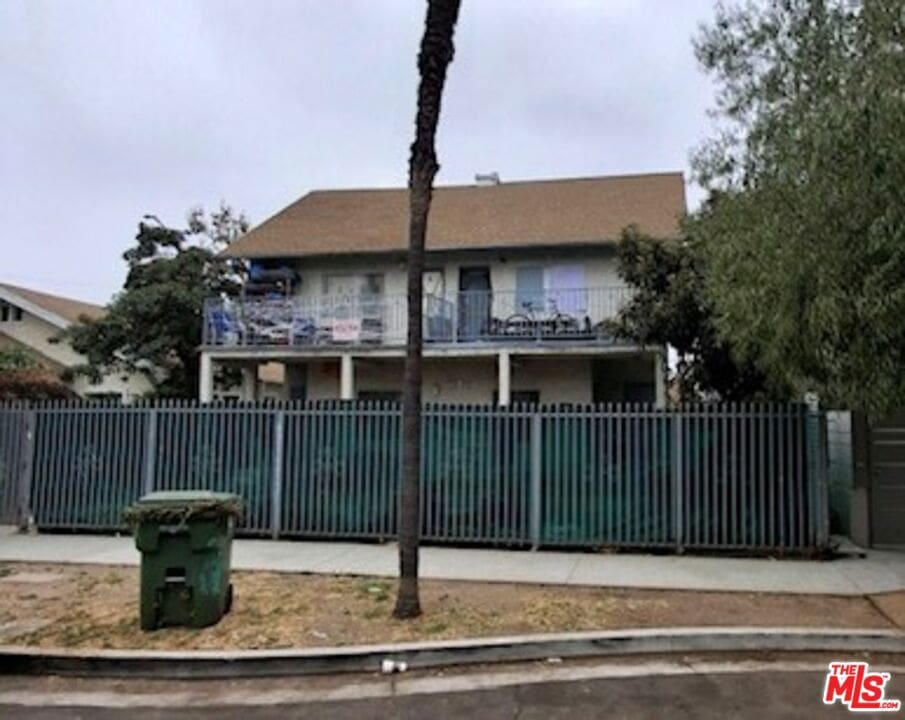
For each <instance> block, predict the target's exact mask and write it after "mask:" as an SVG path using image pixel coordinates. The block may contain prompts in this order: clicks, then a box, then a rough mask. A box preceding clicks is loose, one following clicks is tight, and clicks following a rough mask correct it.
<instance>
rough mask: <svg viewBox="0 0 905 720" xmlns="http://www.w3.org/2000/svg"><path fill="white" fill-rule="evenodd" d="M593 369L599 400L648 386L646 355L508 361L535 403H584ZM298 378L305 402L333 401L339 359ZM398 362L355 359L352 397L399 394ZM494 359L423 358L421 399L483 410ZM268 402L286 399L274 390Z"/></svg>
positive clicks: (312, 365)
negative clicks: (627, 385)
mask: <svg viewBox="0 0 905 720" xmlns="http://www.w3.org/2000/svg"><path fill="white" fill-rule="evenodd" d="M595 366H596V367H597V368H598V369H597V370H596V373H597V375H598V383H601V384H602V388H603V391H604V392H605V393H606V397H605V399H607V400H612V401H621V400H622V399H623V385H624V383H627V382H644V383H651V384H653V383H654V376H653V371H654V367H653V360H652V359H651V358H650V356H647V355H641V354H639V355H634V356H631V357H627V358H598V359H592V358H589V357H585V358H563V357H560V358H555V357H549V358H548V357H528V356H521V357H519V356H517V355H516V356H513V357H512V363H511V372H512V382H511V389H512V391H536V392H538V393H539V395H540V402H541V403H545V404H554V403H590V402H592V401H593V399H594V397H593V389H594V374H595V370H594V368H595ZM294 367H296V368H298V369H299V371H300V372H302V373H303V374H304V377H305V385H306V388H307V398H308V399H309V400H336V399H338V398H339V373H340V361H339V359H335V360H333V359H331V360H312V361H310V362H306V363H299V364H296V365H295V366H294ZM402 370H403V361H402V359H401V358H363V357H356V358H355V391H356V394H359V393H363V392H401V390H402ZM497 379H498V368H497V359H496V357H495V356H494V357H483V358H425V360H424V379H423V387H422V394H423V398H424V401H425V402H449V403H471V404H486V403H490V402H492V401H493V397H494V392H495V391H496V390H497ZM269 396H270V397H286V396H287V389H286V386H285V385H284V386H282V393H280V391H279V390H277V389H276V386H274V388H273V390H272V393H271V394H269Z"/></svg>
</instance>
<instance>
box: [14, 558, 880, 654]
mask: <svg viewBox="0 0 905 720" xmlns="http://www.w3.org/2000/svg"><path fill="white" fill-rule="evenodd" d="M4 567H5V569H6V571H7V574H6V575H5V576H2V575H3V570H2V569H0V628H2V626H3V625H4V624H7V623H15V622H17V621H25V620H29V621H32V620H34V621H38V620H44V621H46V622H47V624H46V625H44V626H43V627H40V628H38V629H37V630H34V629H30V630H29V631H23V632H21V633H19V634H16V632H15V628H14V626H10V627H9V628H8V630H7V631H6V633H4V634H3V635H2V636H0V642H3V643H8V644H28V645H37V646H42V647H70V648H76V647H78V648H147V649H190V648H197V649H201V648H206V649H221V648H223V649H226V648H242V649H251V648H286V647H304V646H325V645H349V644H359V643H375V642H398V641H406V640H426V639H445V638H459V637H480V636H490V635H504V634H515V633H537V632H565V631H575V630H595V629H616V628H625V627H658V626H696V625H704V626H706V625H710V626H714V625H754V626H768V625H772V626H802V627H807V626H835V627H891V626H893V625H892V622H891V621H890V620H889V619H888V617H887V616H885V615H884V614H883V613H881V612H880V611H879V610H878V609H877V607H875V606H874V605H873V604H872V603H871V602H870V601H869V600H868V599H866V598H840V597H819V596H796V595H757V594H752V593H704V592H676V591H652V590H611V589H592V588H575V587H547V586H539V585H511V584H503V583H473V582H441V581H431V580H427V581H423V582H422V586H421V587H422V605H423V608H424V614H423V615H422V616H421V617H420V618H418V619H416V620H414V621H406V622H400V621H396V620H393V619H392V617H391V612H392V607H393V599H394V594H395V582H393V581H391V580H387V579H379V578H362V577H333V576H314V575H291V574H279V573H268V572H236V573H234V574H233V584H234V585H235V593H236V595H235V604H234V606H233V611H232V612H231V613H229V615H227V616H226V617H225V618H224V619H223V620H222V621H221V622H220V623H218V624H217V625H215V626H213V627H210V628H205V629H201V630H192V629H183V628H167V629H164V630H158V631H156V632H152V633H145V632H142V631H141V630H140V628H139V626H138V570H137V569H135V568H120V567H115V568H114V567H100V566H89V565H83V566H77V565H38V564H10V565H6V566H4ZM10 570H11V572H9V571H10ZM35 573H44V574H46V573H52V574H53V575H54V578H53V579H52V580H50V581H47V579H46V578H44V579H43V580H44V581H42V578H40V577H38V578H37V579H35V575H34V574H35ZM29 575H31V581H30V582H22V581H18V580H17V576H18V577H21V578H22V579H23V580H24V579H27V578H28V577H29Z"/></svg>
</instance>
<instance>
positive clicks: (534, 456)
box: [529, 411, 541, 550]
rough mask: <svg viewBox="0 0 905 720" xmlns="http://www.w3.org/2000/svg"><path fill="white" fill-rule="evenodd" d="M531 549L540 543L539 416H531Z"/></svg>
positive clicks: (537, 546)
mask: <svg viewBox="0 0 905 720" xmlns="http://www.w3.org/2000/svg"><path fill="white" fill-rule="evenodd" d="M529 511H530V515H529V518H530V535H531V549H532V550H537V549H538V548H539V547H540V541H541V528H540V526H541V415H540V413H539V412H537V411H535V412H534V413H533V414H532V415H531V494H530V500H529Z"/></svg>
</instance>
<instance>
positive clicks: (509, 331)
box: [202, 286, 631, 347]
mask: <svg viewBox="0 0 905 720" xmlns="http://www.w3.org/2000/svg"><path fill="white" fill-rule="evenodd" d="M630 296H631V290H630V289H629V288H627V287H625V286H613V287H601V288H569V289H549V290H543V291H536V292H531V293H524V292H517V291H498V290H488V291H467V292H460V293H456V295H455V300H450V299H447V298H445V297H439V296H436V295H427V296H425V298H424V309H423V310H424V341H425V342H426V343H435V344H437V343H455V344H461V343H475V342H497V343H500V342H511V343H524V342H541V341H542V342H555V341H583V342H597V343H601V342H603V343H613V342H614V338H613V335H612V332H611V329H610V327H609V321H612V320H614V319H615V318H616V317H617V315H618V313H619V310H620V309H621V308H622V306H623V305H624V304H625V302H626V301H627V300H628V299H629V297H630ZM406 317H407V312H406V297H405V295H401V294H391V295H322V296H317V297H313V298H306V297H290V298H268V299H258V298H241V299H239V298H236V299H219V300H211V301H209V302H208V303H207V304H206V307H205V313H204V329H203V338H202V342H203V344H204V345H206V346H264V347H273V346H283V345H287V346H305V345H315V346H317V345H326V346H330V345H391V346H392V345H395V346H399V345H404V344H405V341H406Z"/></svg>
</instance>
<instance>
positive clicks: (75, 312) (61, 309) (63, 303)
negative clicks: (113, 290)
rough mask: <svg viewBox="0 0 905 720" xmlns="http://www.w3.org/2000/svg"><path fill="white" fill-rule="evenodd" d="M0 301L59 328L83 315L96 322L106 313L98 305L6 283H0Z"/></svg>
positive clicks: (76, 320)
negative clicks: (15, 306)
mask: <svg viewBox="0 0 905 720" xmlns="http://www.w3.org/2000/svg"><path fill="white" fill-rule="evenodd" d="M0 300H5V301H7V302H9V303H12V304H13V305H17V306H18V307H21V308H22V309H23V310H27V311H28V312H31V313H32V314H33V315H37V316H38V317H40V318H42V319H44V320H46V321H47V322H49V323H50V324H52V325H56V326H57V327H60V328H64V327H66V326H67V325H69V324H70V323H74V322H78V320H79V318H80V317H82V316H83V315H84V316H87V317H89V318H92V319H93V320H97V319H98V318H100V317H103V315H104V313H105V312H106V311H105V310H104V308H103V307H101V306H100V305H94V304H92V303H86V302H82V301H81V300H73V299H72V298H66V297H62V296H60V295H50V294H49V293H43V292H38V291H37V290H30V289H29V288H24V287H19V286H17V285H8V284H6V283H0Z"/></svg>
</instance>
